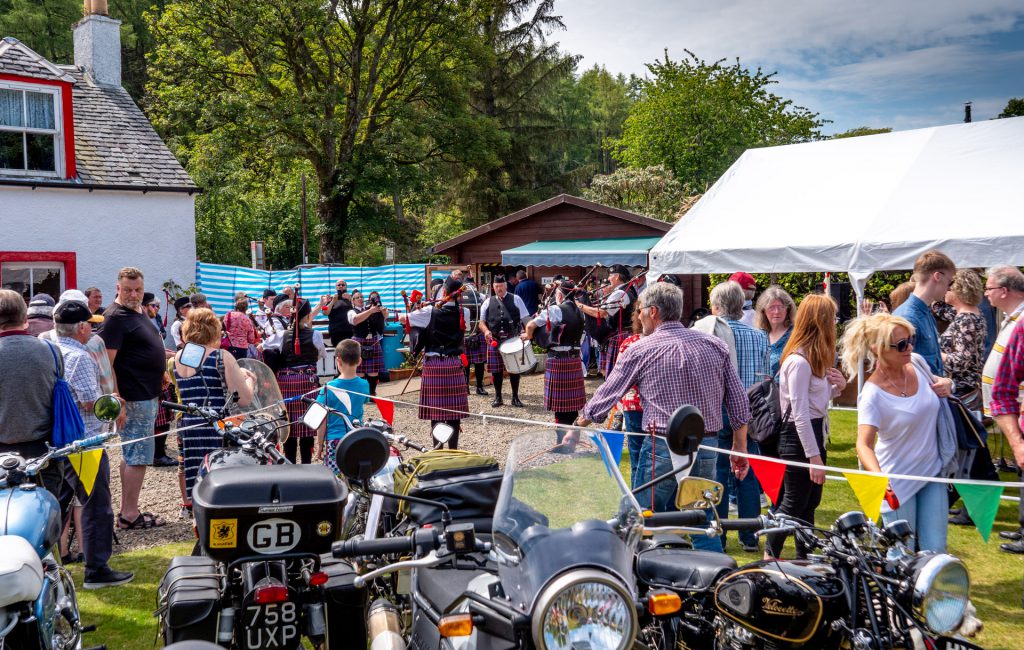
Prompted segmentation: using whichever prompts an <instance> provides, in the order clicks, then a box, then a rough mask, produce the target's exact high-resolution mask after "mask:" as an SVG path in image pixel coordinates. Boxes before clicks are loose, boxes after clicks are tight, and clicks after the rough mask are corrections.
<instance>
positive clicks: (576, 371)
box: [544, 352, 587, 413]
mask: <svg viewBox="0 0 1024 650" xmlns="http://www.w3.org/2000/svg"><path fill="white" fill-rule="evenodd" d="M552 354H553V353H548V358H547V361H545V362H544V410H545V411H553V412H555V413H565V412H568V411H579V410H580V409H582V408H583V405H584V404H586V403H587V391H586V388H585V387H584V385H583V361H582V360H581V359H580V355H579V352H577V353H576V354H574V355H572V356H566V357H553V356H552Z"/></svg>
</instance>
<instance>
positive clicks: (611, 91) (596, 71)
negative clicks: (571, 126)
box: [576, 65, 637, 174]
mask: <svg viewBox="0 0 1024 650" xmlns="http://www.w3.org/2000/svg"><path fill="white" fill-rule="evenodd" d="M633 83H637V79H636V77H635V76H634V77H632V78H631V79H627V78H626V77H625V76H624V75H622V74H619V75H617V76H614V77H613V76H612V75H611V73H609V72H608V70H606V69H605V68H604V67H598V66H597V65H594V67H592V68H590V69H589V70H586V71H585V72H584V73H583V74H582V75H580V78H579V80H578V81H577V82H576V86H577V87H578V88H579V89H580V91H581V92H582V93H584V96H585V97H586V102H587V106H588V109H589V118H590V120H589V122H590V123H589V133H588V134H587V135H586V144H587V146H588V148H589V151H588V159H589V160H591V161H592V162H593V164H594V166H595V172H596V173H598V174H610V173H612V172H613V171H615V159H614V158H613V157H612V150H613V148H614V146H613V143H614V142H615V141H616V140H617V139H619V138H620V137H622V127H623V125H624V124H625V122H626V118H627V117H628V116H629V108H630V106H631V105H632V103H633V99H632V97H631V96H630V88H631V85H632V84H633Z"/></svg>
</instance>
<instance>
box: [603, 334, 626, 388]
mask: <svg viewBox="0 0 1024 650" xmlns="http://www.w3.org/2000/svg"><path fill="white" fill-rule="evenodd" d="M631 334H632V332H631V331H629V330H623V331H621V332H618V333H616V334H612V335H611V336H609V337H608V340H607V341H605V343H604V345H602V346H601V374H603V375H604V376H605V377H607V376H608V375H610V374H612V368H614V367H615V360H616V359H618V358H619V346H621V345H622V342H623V341H625V340H626V339H627V338H629V337H630V335H631Z"/></svg>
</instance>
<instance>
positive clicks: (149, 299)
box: [142, 291, 167, 341]
mask: <svg viewBox="0 0 1024 650" xmlns="http://www.w3.org/2000/svg"><path fill="white" fill-rule="evenodd" d="M160 307H161V304H160V299H159V298H157V297H156V296H155V295H153V294H151V293H149V292H148V291H147V292H146V293H144V294H142V313H144V314H145V315H146V317H147V318H149V320H150V321H151V322H152V323H153V327H155V328H156V331H157V332H159V333H160V338H161V339H164V340H165V341H166V340H167V329H166V328H164V323H163V321H162V320H161V319H160Z"/></svg>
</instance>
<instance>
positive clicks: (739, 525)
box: [719, 517, 765, 530]
mask: <svg viewBox="0 0 1024 650" xmlns="http://www.w3.org/2000/svg"><path fill="white" fill-rule="evenodd" d="M719 523H720V524H721V526H722V530H761V529H762V528H764V526H765V522H764V520H762V519H761V518H760V517H753V518H752V519H723V520H721V521H720V522H719Z"/></svg>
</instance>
